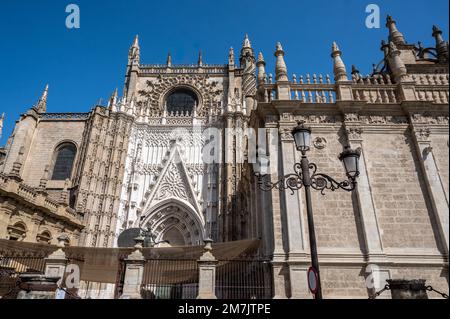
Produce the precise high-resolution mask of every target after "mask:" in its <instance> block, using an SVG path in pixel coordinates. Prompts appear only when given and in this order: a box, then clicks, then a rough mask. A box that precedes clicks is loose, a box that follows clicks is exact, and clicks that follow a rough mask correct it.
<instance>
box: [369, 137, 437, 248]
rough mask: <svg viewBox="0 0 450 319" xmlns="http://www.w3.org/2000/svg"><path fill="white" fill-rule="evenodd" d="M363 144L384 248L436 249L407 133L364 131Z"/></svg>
mask: <svg viewBox="0 0 450 319" xmlns="http://www.w3.org/2000/svg"><path fill="white" fill-rule="evenodd" d="M364 148H365V152H366V157H367V159H368V164H367V166H368V170H369V177H370V185H371V187H372V195H373V198H374V204H375V209H376V212H377V215H378V221H379V227H380V230H381V238H382V241H383V246H384V248H386V249H388V248H394V249H395V248H397V249H402V250H403V251H406V250H407V249H411V248H415V249H429V250H430V249H431V250H436V249H437V244H436V239H435V236H434V230H433V224H432V220H431V219H430V214H431V212H430V211H429V209H428V207H427V199H426V198H425V196H424V191H425V188H424V185H423V177H422V176H421V172H420V166H419V164H418V159H417V156H416V152H415V151H414V149H413V148H414V145H413V142H412V139H411V137H410V134H409V132H408V131H405V132H404V133H403V134H383V135H379V134H367V135H366V136H364Z"/></svg>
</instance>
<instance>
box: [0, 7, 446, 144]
mask: <svg viewBox="0 0 450 319" xmlns="http://www.w3.org/2000/svg"><path fill="white" fill-rule="evenodd" d="M70 3H75V4H77V5H79V7H80V10H81V28H80V29H67V28H66V26H65V20H66V16H67V13H66V12H65V8H66V6H67V5H68V4H70ZM371 3H374V4H377V5H378V6H379V7H380V9H381V15H382V27H381V28H380V29H368V28H366V27H365V19H366V16H367V14H366V13H365V8H366V6H367V5H368V4H371ZM448 11H449V3H448V0H433V1H422V0H420V1H419V0H410V1H408V2H406V1H404V0H383V1H381V0H380V1H376V0H367V1H366V0H335V1H331V0H314V1H304V0H291V1H284V0H277V1H272V0H258V1H242V0H240V1H239V0H233V1H213V0H185V1H176V0H172V1H148V0H147V1H144V0H127V1H125V0H115V1H106V0H72V1H64V0H40V1H34V0H2V1H1V3H0V34H1V39H2V41H1V46H2V47H1V50H0V70H1V75H2V76H1V77H0V96H1V99H0V113H1V112H5V113H6V123H5V128H4V132H3V137H2V139H0V145H3V144H4V143H5V142H6V139H7V137H8V136H9V135H10V133H11V132H12V129H13V126H14V122H15V121H16V120H17V119H18V118H19V114H21V113H23V112H25V111H26V110H27V109H28V108H29V107H31V106H32V105H33V104H34V103H35V102H36V100H37V99H38V98H39V95H40V94H41V92H42V90H43V88H44V86H45V84H46V83H48V84H49V85H50V92H49V100H48V111H49V112H87V111H89V110H90V109H91V107H92V106H93V105H94V104H95V103H96V102H97V101H98V100H99V98H103V99H106V98H108V96H109V95H110V94H111V92H112V91H113V90H114V88H116V87H118V88H119V92H120V91H121V90H122V87H123V82H124V73H125V67H126V62H127V54H128V48H129V46H130V44H131V42H132V40H133V37H134V35H135V34H139V36H140V43H141V62H142V63H165V60H166V56H167V52H169V51H170V52H171V54H172V59H173V63H174V64H177V63H195V62H196V61H197V56H198V51H199V50H202V51H203V58H204V62H205V63H220V64H226V63H227V56H228V50H229V48H230V46H233V47H234V48H235V51H236V53H238V52H239V49H240V46H241V43H242V40H243V37H244V34H245V33H248V34H249V36H250V39H251V41H252V44H253V47H254V48H255V50H256V51H262V52H263V53H264V56H265V58H266V61H267V63H268V66H267V68H268V72H273V66H274V60H275V58H274V56H273V53H274V51H275V44H276V42H277V41H281V43H282V44H283V47H284V49H285V51H286V57H285V60H286V63H287V66H288V71H289V73H290V74H292V73H296V74H306V73H318V74H319V73H323V74H326V73H332V61H331V58H330V51H331V43H332V42H333V41H337V42H338V44H339V46H340V47H341V49H342V51H343V53H344V56H343V58H344V61H345V63H346V64H347V67H348V68H350V66H351V65H352V64H355V65H357V66H358V67H359V69H360V70H361V72H362V73H369V72H370V71H371V64H372V63H378V62H379V61H380V60H381V58H382V55H381V52H380V51H379V47H380V41H381V40H382V39H386V38H387V29H386V28H385V27H384V25H385V16H386V15H387V14H391V15H393V16H394V18H395V20H397V23H398V27H399V29H400V31H401V32H403V33H404V35H405V37H406V39H407V41H408V42H411V43H417V41H422V42H423V43H424V44H425V45H426V46H431V45H433V44H434V40H433V38H432V37H431V33H432V31H431V27H432V25H433V24H437V25H439V26H440V27H441V29H442V30H443V32H444V38H445V39H448Z"/></svg>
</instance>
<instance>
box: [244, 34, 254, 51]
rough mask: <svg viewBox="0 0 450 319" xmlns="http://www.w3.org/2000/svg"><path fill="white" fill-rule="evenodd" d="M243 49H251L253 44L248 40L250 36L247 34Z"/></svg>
mask: <svg viewBox="0 0 450 319" xmlns="http://www.w3.org/2000/svg"><path fill="white" fill-rule="evenodd" d="M242 47H243V48H251V47H252V44H251V43H250V39H249V38H248V34H247V33H246V34H245V38H244V42H243V43H242Z"/></svg>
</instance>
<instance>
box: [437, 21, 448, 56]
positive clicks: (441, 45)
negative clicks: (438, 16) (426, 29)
mask: <svg viewBox="0 0 450 319" xmlns="http://www.w3.org/2000/svg"><path fill="white" fill-rule="evenodd" d="M433 37H434V39H435V40H436V51H437V54H438V59H439V62H440V63H447V62H448V55H449V53H448V43H447V42H445V41H444V39H443V38H442V31H441V29H439V27H437V26H435V25H434V26H433Z"/></svg>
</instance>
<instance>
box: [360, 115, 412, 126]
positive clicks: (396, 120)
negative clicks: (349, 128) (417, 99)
mask: <svg viewBox="0 0 450 319" xmlns="http://www.w3.org/2000/svg"><path fill="white" fill-rule="evenodd" d="M361 121H362V122H363V123H365V124H371V125H373V124H407V123H408V120H407V118H406V117H405V116H379V115H370V116H362V117H361Z"/></svg>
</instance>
